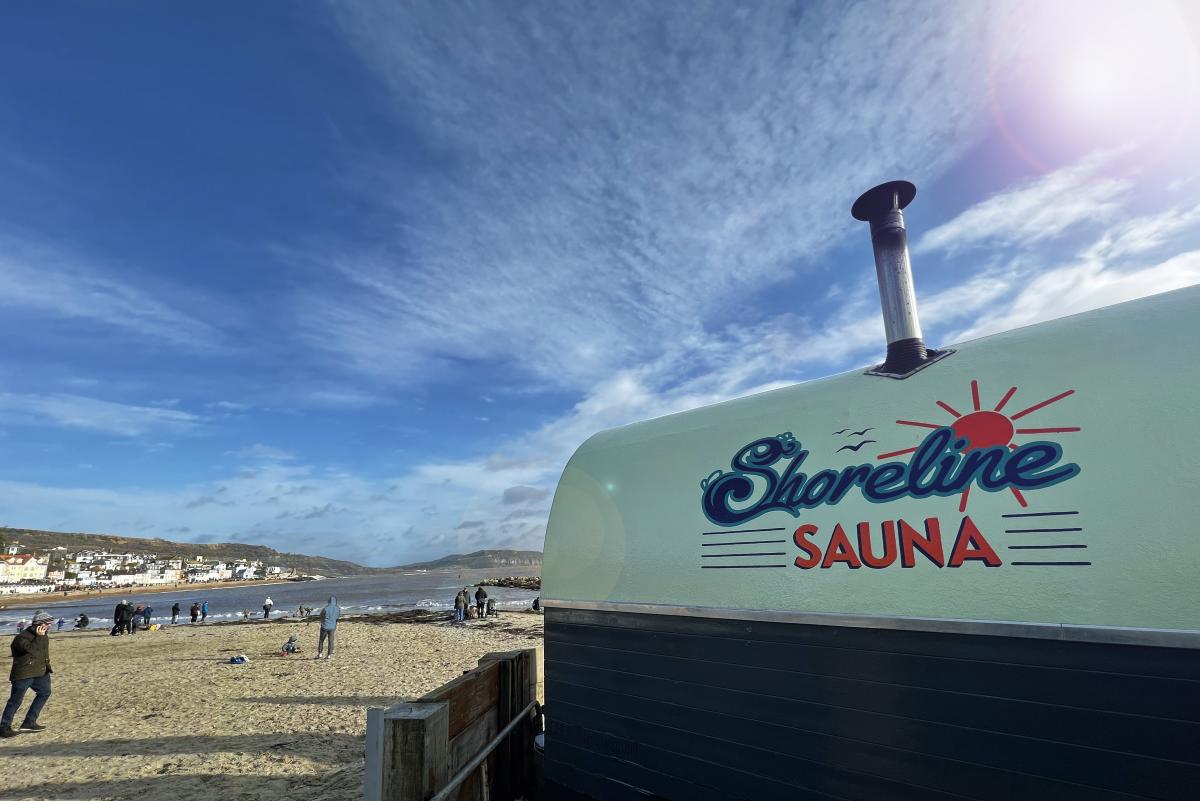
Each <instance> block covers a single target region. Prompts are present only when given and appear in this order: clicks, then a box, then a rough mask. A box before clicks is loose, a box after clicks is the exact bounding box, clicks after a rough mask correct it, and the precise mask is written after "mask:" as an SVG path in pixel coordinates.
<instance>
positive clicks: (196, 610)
mask: <svg viewBox="0 0 1200 801" xmlns="http://www.w3.org/2000/svg"><path fill="white" fill-rule="evenodd" d="M199 619H200V602H199V601H197V602H195V603H193V604H192V622H193V623H195V622H196V621H197V620H199Z"/></svg>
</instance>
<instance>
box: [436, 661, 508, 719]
mask: <svg viewBox="0 0 1200 801" xmlns="http://www.w3.org/2000/svg"><path fill="white" fill-rule="evenodd" d="M499 675H500V667H499V664H498V663H495V662H491V663H488V664H486V665H482V666H480V667H477V668H475V669H474V670H470V671H468V672H466V673H464V674H463V675H461V676H459V677H458V678H457V679H455V680H454V681H451V682H449V683H447V684H444V685H442V686H441V687H439V688H438V689H436V690H434V691H433V692H431V693H429V694H428V695H426V696H424V697H423V698H421V701H423V702H436V701H445V702H446V703H447V704H449V707H450V713H449V729H448V731H449V735H450V737H451V738H453V737H457V736H458V735H459V734H460V733H462V731H463V730H464V729H465V728H467V726H470V725H471V724H472V723H474V722H475V721H476V720H477V719H479V718H480V717H482V716H483V715H487V714H489V713H492V710H493V709H494V708H495V706H496V701H497V699H498V698H499V691H500V688H499V685H498V682H499Z"/></svg>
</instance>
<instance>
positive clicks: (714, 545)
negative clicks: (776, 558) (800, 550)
mask: <svg viewBox="0 0 1200 801" xmlns="http://www.w3.org/2000/svg"><path fill="white" fill-rule="evenodd" d="M781 542H787V540H739V541H738V542H706V543H704V544H703V545H701V546H700V547H701V548H724V547H725V546H726V545H777V544H779V543H781Z"/></svg>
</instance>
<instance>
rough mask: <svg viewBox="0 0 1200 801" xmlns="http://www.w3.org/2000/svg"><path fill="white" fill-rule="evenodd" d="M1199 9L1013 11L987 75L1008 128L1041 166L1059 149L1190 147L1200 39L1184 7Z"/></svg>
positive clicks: (1106, 5) (1161, 152)
mask: <svg viewBox="0 0 1200 801" xmlns="http://www.w3.org/2000/svg"><path fill="white" fill-rule="evenodd" d="M1196 13H1198V12H1197V11H1196V10H1195V9H1193V8H1190V7H1189V5H1188V4H1186V3H1177V2H1170V0H1161V1H1159V2H1155V1H1154V0H1148V1H1147V2H1139V3H1132V2H1126V3H1113V2H1089V3H1085V4H1083V3H1080V4H1076V3H1071V2H1061V3H1046V4H1041V5H1040V6H1037V7H1036V10H1035V11H1034V12H1032V13H1030V14H1029V15H1028V16H1019V15H1017V14H1016V13H1015V12H1014V15H1013V17H1012V18H1010V19H1009V20H1008V21H1007V23H1006V24H1004V25H1002V26H1000V28H999V31H998V33H997V36H996V40H995V42H994V46H993V57H992V70H991V73H990V77H989V85H990V86H989V90H990V92H991V99H992V109H993V114H994V116H995V119H996V123H997V125H998V127H999V129H1000V131H1001V133H1002V134H1003V135H1004V138H1005V139H1006V140H1007V141H1008V142H1009V144H1010V145H1011V146H1012V147H1013V148H1014V150H1016V151H1017V152H1018V153H1019V154H1021V155H1022V156H1024V157H1025V158H1026V160H1028V161H1030V162H1031V163H1033V164H1034V165H1035V166H1038V167H1041V168H1045V167H1046V164H1045V163H1044V162H1046V161H1048V160H1049V161H1052V160H1053V157H1052V156H1053V154H1055V153H1058V154H1061V153H1064V152H1074V153H1076V154H1078V152H1080V151H1085V152H1086V151H1090V150H1094V149H1114V148H1115V149H1120V148H1127V147H1135V148H1137V147H1140V148H1141V149H1142V151H1143V156H1144V157H1145V158H1147V159H1159V160H1162V159H1168V158H1170V157H1171V156H1172V155H1174V154H1175V152H1177V151H1180V150H1181V149H1182V148H1191V147H1193V146H1194V144H1195V143H1194V142H1193V141H1192V140H1193V139H1194V138H1195V137H1194V136H1193V135H1192V134H1194V133H1195V128H1196V127H1197V122H1198V115H1197V109H1198V108H1200V49H1198V46H1197V41H1196V40H1195V38H1194V37H1193V35H1192V34H1190V33H1189V30H1190V28H1191V25H1189V22H1188V20H1187V19H1186V18H1185V17H1186V15H1188V14H1196ZM999 54H1006V59H1007V60H1005V58H1001V56H1000V55H999ZM1000 63H1004V64H1006V65H1007V66H1005V67H1003V68H1001V67H999V66H998V64H1000Z"/></svg>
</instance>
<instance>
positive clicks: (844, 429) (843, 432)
mask: <svg viewBox="0 0 1200 801" xmlns="http://www.w3.org/2000/svg"><path fill="white" fill-rule="evenodd" d="M849 430H850V429H848V428H843V429H842V430H841V431H834V432H833V434H832V435H831V436H835V437H836V436H837V435H838V434H845V433H846V432H847V431H849Z"/></svg>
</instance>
